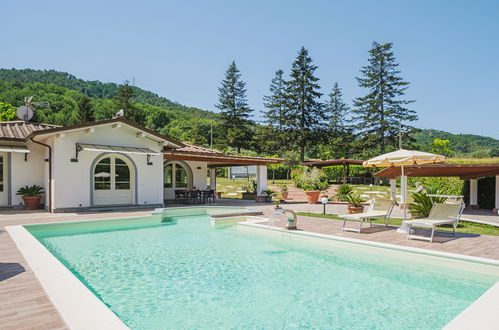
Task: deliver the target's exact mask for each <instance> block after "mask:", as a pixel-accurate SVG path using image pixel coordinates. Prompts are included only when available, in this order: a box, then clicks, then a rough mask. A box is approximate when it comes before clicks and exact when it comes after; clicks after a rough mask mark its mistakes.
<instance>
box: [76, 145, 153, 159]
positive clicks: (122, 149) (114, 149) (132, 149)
mask: <svg viewBox="0 0 499 330" xmlns="http://www.w3.org/2000/svg"><path fill="white" fill-rule="evenodd" d="M76 149H77V150H78V151H99V152H121V153H124V154H139V155H152V156H160V155H161V153H159V152H156V151H154V150H151V149H149V148H136V147H121V146H108V145H101V144H84V143H77V144H76Z"/></svg>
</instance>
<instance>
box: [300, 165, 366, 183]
mask: <svg viewBox="0 0 499 330" xmlns="http://www.w3.org/2000/svg"><path fill="white" fill-rule="evenodd" d="M363 162H364V161H363V160H360V159H328V160H317V161H310V162H301V163H300V165H304V166H310V167H318V168H322V167H325V166H337V165H342V166H343V178H342V182H343V183H346V182H347V177H348V172H349V168H350V165H362V163H363Z"/></svg>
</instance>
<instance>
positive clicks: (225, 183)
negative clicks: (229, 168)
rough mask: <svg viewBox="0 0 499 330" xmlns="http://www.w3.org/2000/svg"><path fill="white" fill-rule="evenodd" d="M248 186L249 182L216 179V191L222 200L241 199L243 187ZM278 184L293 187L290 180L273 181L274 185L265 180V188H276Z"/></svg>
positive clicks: (244, 180)
mask: <svg viewBox="0 0 499 330" xmlns="http://www.w3.org/2000/svg"><path fill="white" fill-rule="evenodd" d="M248 184H251V180H248V179H227V178H217V191H221V192H222V197H223V198H241V197H242V195H241V193H242V192H245V191H246V190H245V189H244V188H243V186H245V185H248ZM279 184H287V185H288V186H292V185H293V183H292V182H291V180H275V183H272V180H267V186H276V185H279ZM278 193H280V192H278Z"/></svg>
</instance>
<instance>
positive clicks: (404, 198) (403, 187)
mask: <svg viewBox="0 0 499 330" xmlns="http://www.w3.org/2000/svg"><path fill="white" fill-rule="evenodd" d="M404 176H405V175H404V165H401V166H400V189H401V190H402V191H401V196H402V198H401V203H400V205H401V206H402V207H403V208H404V218H403V221H402V225H401V226H400V228H399V229H397V233H402V234H407V231H408V230H409V225H408V224H406V223H405V220H407V180H406V179H405V178H404ZM402 202H403V203H402Z"/></svg>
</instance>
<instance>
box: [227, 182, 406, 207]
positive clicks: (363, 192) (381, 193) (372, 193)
mask: <svg viewBox="0 0 499 330" xmlns="http://www.w3.org/2000/svg"><path fill="white" fill-rule="evenodd" d="M248 184H251V181H250V180H248V179H227V178H217V191H221V192H222V197H223V198H239V199H240V198H241V197H242V196H241V193H242V192H244V191H246V190H245V189H244V188H243V186H245V185H248ZM281 184H286V185H287V186H288V187H292V186H294V185H293V182H292V181H291V180H275V181H274V182H273V181H272V179H268V180H267V186H268V187H270V186H273V187H275V186H279V185H281ZM352 187H353V191H354V193H356V194H359V195H360V196H362V197H364V198H365V199H370V198H371V197H378V198H390V187H387V186H372V187H371V186H369V185H361V184H359V185H352ZM277 193H278V197H280V191H279V189H277ZM410 194H411V190H409V191H408V195H409V196H408V199H409V202H411V201H412V200H411V198H410ZM397 195H400V188H399V187H397ZM399 198H400V197H399Z"/></svg>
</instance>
